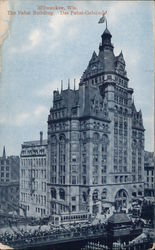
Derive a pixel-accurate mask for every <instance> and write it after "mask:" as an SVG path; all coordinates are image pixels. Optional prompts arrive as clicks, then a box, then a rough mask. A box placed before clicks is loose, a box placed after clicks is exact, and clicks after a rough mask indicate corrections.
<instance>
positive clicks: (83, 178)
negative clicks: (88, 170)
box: [82, 176, 86, 185]
mask: <svg viewBox="0 0 155 250" xmlns="http://www.w3.org/2000/svg"><path fill="white" fill-rule="evenodd" d="M82 180H83V184H84V185H85V184H86V176H83V177H82Z"/></svg>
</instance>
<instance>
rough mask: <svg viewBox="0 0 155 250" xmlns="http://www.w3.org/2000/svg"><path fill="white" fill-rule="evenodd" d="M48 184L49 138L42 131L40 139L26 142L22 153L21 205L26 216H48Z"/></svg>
mask: <svg viewBox="0 0 155 250" xmlns="http://www.w3.org/2000/svg"><path fill="white" fill-rule="evenodd" d="M46 185H47V140H43V133H42V132H40V140H37V141H29V142H24V143H23V144H22V149H21V154H20V206H21V207H22V208H23V209H24V210H25V211H26V216H28V217H31V216H32V217H44V216H46V214H47V209H46V203H47V198H46V192H47V191H46ZM22 213H23V211H22V210H21V214H22Z"/></svg>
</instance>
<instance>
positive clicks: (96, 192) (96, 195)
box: [92, 189, 98, 201]
mask: <svg viewBox="0 0 155 250" xmlns="http://www.w3.org/2000/svg"><path fill="white" fill-rule="evenodd" d="M92 199H93V201H97V200H98V190H97V189H95V190H94V192H93V196H92Z"/></svg>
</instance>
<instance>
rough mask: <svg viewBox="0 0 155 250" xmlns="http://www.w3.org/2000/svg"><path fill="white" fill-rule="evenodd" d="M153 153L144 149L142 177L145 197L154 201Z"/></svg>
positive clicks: (154, 164)
mask: <svg viewBox="0 0 155 250" xmlns="http://www.w3.org/2000/svg"><path fill="white" fill-rule="evenodd" d="M154 167H155V162H154V153H153V152H148V151H145V155H144V177H145V189H144V191H145V197H146V199H147V200H150V201H154V188H155V185H154Z"/></svg>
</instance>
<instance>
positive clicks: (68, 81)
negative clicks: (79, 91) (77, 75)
mask: <svg viewBox="0 0 155 250" xmlns="http://www.w3.org/2000/svg"><path fill="white" fill-rule="evenodd" d="M68 89H70V79H68Z"/></svg>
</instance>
